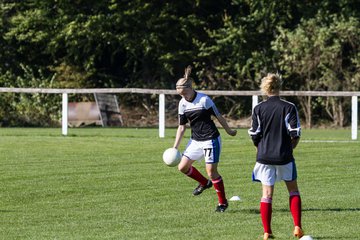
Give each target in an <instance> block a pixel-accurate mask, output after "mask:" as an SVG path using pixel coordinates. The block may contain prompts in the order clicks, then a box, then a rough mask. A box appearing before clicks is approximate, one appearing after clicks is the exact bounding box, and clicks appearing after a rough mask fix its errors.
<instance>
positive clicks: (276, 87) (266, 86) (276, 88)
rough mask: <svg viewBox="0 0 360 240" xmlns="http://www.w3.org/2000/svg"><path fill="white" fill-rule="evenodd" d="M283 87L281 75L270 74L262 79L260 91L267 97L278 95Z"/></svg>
mask: <svg viewBox="0 0 360 240" xmlns="http://www.w3.org/2000/svg"><path fill="white" fill-rule="evenodd" d="M281 85H282V78H281V75H280V74H278V73H276V74H274V73H268V74H267V76H266V77H263V78H262V79H261V85H260V89H261V91H262V92H263V93H264V94H266V95H278V94H279V92H280V88H281Z"/></svg>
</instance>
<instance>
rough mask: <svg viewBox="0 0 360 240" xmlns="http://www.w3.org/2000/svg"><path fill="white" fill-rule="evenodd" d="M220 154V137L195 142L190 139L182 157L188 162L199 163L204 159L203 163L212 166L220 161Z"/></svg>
mask: <svg viewBox="0 0 360 240" xmlns="http://www.w3.org/2000/svg"><path fill="white" fill-rule="evenodd" d="M220 152H221V138H220V136H219V137H217V138H215V139H212V140H206V141H196V140H193V139H190V140H189V142H188V144H187V146H186V149H185V151H184V153H183V155H184V156H186V157H187V158H189V159H190V160H196V161H201V159H203V158H205V162H206V163H209V164H212V163H217V162H219V160H220Z"/></svg>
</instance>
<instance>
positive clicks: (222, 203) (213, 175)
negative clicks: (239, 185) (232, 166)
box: [206, 163, 228, 212]
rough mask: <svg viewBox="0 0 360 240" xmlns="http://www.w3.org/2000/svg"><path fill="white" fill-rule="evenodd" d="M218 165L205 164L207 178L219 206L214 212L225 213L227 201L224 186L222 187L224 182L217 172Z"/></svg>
mask: <svg viewBox="0 0 360 240" xmlns="http://www.w3.org/2000/svg"><path fill="white" fill-rule="evenodd" d="M217 167H218V163H212V164H209V163H207V164H206V172H207V174H208V176H209V178H210V179H211V181H212V183H213V185H214V188H215V191H216V194H217V196H218V201H219V204H218V206H217V207H216V211H217V212H225V210H226V208H227V207H228V201H227V199H226V194H225V185H224V181H223V179H222V177H221V175H220V174H219V172H218V170H217Z"/></svg>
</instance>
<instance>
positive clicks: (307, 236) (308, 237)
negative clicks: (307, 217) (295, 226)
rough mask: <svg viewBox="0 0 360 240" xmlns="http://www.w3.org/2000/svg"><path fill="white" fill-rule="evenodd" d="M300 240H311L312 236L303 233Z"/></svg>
mask: <svg viewBox="0 0 360 240" xmlns="http://www.w3.org/2000/svg"><path fill="white" fill-rule="evenodd" d="M300 240H313V238H312V237H311V236H310V235H304V236H302V238H300Z"/></svg>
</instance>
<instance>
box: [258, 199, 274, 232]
mask: <svg viewBox="0 0 360 240" xmlns="http://www.w3.org/2000/svg"><path fill="white" fill-rule="evenodd" d="M260 214H261V220H262V223H263V227H264V232H265V233H270V234H271V233H272V231H271V214H272V199H271V198H261V202H260Z"/></svg>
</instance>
